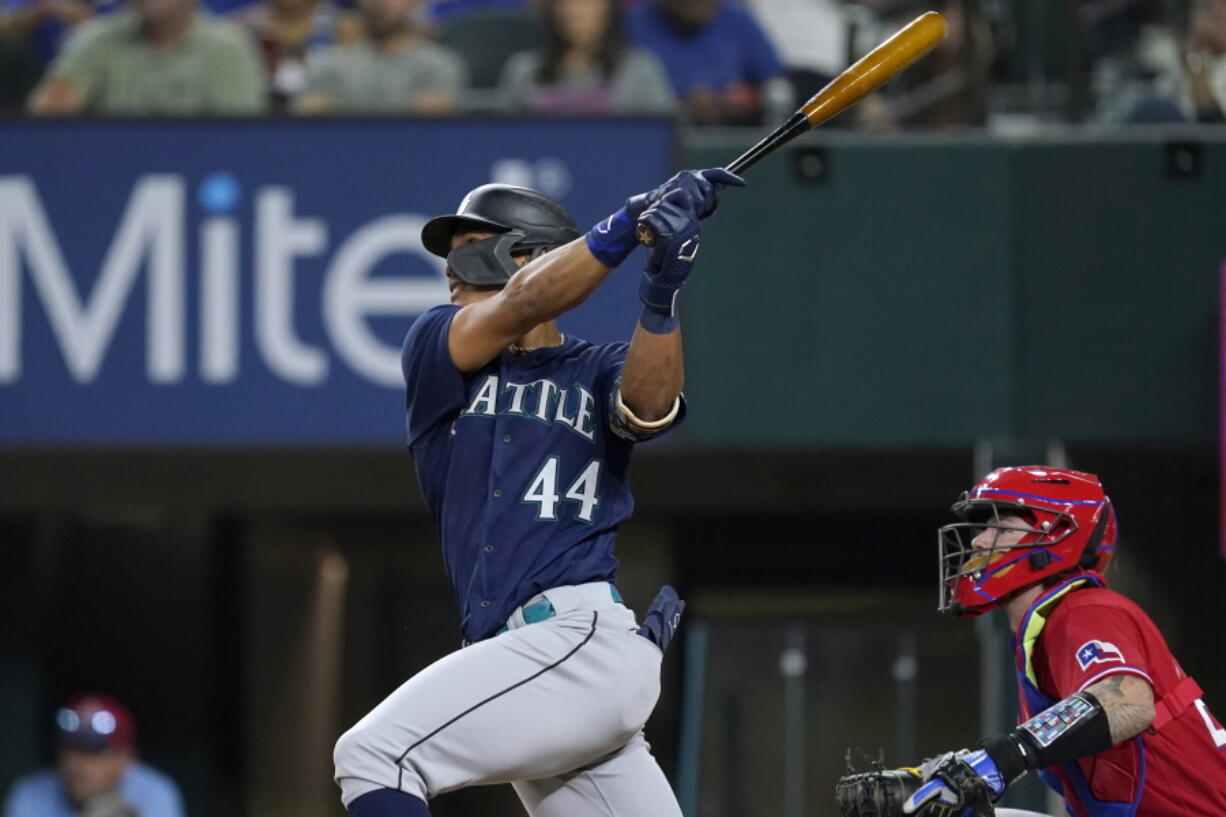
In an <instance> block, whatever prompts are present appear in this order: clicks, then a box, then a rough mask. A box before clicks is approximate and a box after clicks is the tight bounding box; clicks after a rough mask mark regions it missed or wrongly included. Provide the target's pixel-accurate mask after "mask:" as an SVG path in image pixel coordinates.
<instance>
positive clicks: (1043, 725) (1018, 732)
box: [981, 690, 1112, 782]
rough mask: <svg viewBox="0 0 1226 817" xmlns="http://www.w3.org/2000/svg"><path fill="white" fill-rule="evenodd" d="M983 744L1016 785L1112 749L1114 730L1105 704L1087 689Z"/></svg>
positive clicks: (1002, 770) (1007, 778)
mask: <svg viewBox="0 0 1226 817" xmlns="http://www.w3.org/2000/svg"><path fill="white" fill-rule="evenodd" d="M981 745H982V746H983V749H984V751H985V752H987V753H988V756H989V757H991V758H992V762H993V763H995V764H996V768H998V769H1000V773H1001V774H1002V775H1004V778H1005V780H1008V781H1010V782H1012V781H1013V780H1016V779H1017V778H1019V777H1021V776H1022V775H1023V774H1024V773H1025V772H1027V771H1028V770H1030V769H1043V768H1046V767H1048V766H1059V765H1061V764H1064V763H1070V762H1072V761H1074V760H1076V759H1077V758H1079V757H1086V756H1087V755H1096V754H1098V753H1099V752H1104V751H1106V750H1107V749H1110V748H1111V746H1112V742H1111V727H1110V724H1109V723H1108V722H1107V713H1106V711H1105V710H1104V709H1103V707H1102V704H1100V703H1099V702H1098V699H1097V698H1095V697H1094V696H1093V695H1092V694H1091V693H1089V692H1086V691H1084V690H1083V691H1081V692H1075V693H1073V694H1072V695H1070V696H1068V697H1067V698H1065V699H1064V700H1062V701H1058V702H1056V703H1055V704H1053V705H1052V706H1050V707H1048V708H1047V709H1044V710H1043V711H1042V712H1040V713H1039V714H1037V715H1035V716H1034V717H1033V718H1031V719H1030V720H1028V721H1026V722H1025V723H1023V724H1022V725H1021V726H1019V727H1018V728H1016V729H1014V730H1013V731H1012V732H1007V733H1005V734H1003V735H999V736H997V737H994V738H988V739H987V740H985V741H983V743H982V744H981Z"/></svg>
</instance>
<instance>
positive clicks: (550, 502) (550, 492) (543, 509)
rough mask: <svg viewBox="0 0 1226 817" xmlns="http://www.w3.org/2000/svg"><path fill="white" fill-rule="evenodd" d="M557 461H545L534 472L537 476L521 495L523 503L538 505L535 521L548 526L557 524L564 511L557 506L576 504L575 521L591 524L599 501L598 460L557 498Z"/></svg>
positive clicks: (552, 459)
mask: <svg viewBox="0 0 1226 817" xmlns="http://www.w3.org/2000/svg"><path fill="white" fill-rule="evenodd" d="M559 461H560V458H559V457H557V456H550V457H546V458H545V464H544V465H542V466H541V470H539V471H537V472H536V476H535V477H533V478H532V482H531V483H530V484H529V485H528V490H527V491H525V492H524V498H523V501H524V502H535V503H537V506H538V507H537V511H536V518H537V519H538V520H540V521H547V522H556V521H557V520H558V514H559V513H560V512H561V513H566V510H565V509H563V510H562V511H559V509H558V505H559V503H561V502H563V501H567V500H569V501H573V502H577V503H579V506H578V508H577V509H575V511H574V516H575V518H576V519H578V520H579V521H581V522H587V523H589V524H590V523H591V521H592V514H593V513H595V511H596V507H597V506H598V505H599V504H600V497H599V496H597V495H596V492H597V491H598V490H599V489H600V466H601V462H600V460H592V461H591V462H589V463H588V464H587V465H586V466H585V467H584V468H583V470H582V471H580V472H579V476H577V477H575V478H574V481H572V482H571V483H570V485H569V486H568V487H567V488H566V492H565V493H564V494H562V495H561V496H559V495H558V462H559Z"/></svg>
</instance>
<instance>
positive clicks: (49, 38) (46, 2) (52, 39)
mask: <svg viewBox="0 0 1226 817" xmlns="http://www.w3.org/2000/svg"><path fill="white" fill-rule="evenodd" d="M93 12H94V9H93V7H92V6H91V5H90V4H89V3H87V2H84V0H0V112H4V111H18V110H21V109H22V108H24V107H25V101H26V97H28V96H29V94H30V91H32V90H33V89H34V87H35V86H36V85H37V84H38V81H39V79H41V78H42V75H43V71H44V70H46V66H47V65H48V63H50V62H51V60H52V58H54V56H55V54H56V52H57V51H58V50H59V47H60V42H61V41H62V40H63V38H64V36H65V35H66V33H67V32H68V31H70V30H71V29H72V28H73V27H74V26H76V25H77V24H78V23H80V22H82V21H84V20H87V19H89V17H90V16H92V14H93Z"/></svg>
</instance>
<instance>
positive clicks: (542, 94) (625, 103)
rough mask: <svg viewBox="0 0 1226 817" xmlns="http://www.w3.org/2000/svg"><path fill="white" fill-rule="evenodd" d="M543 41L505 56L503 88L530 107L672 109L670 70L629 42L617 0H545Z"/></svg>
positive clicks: (509, 98)
mask: <svg viewBox="0 0 1226 817" xmlns="http://www.w3.org/2000/svg"><path fill="white" fill-rule="evenodd" d="M541 14H542V17H543V19H544V26H545V44H544V46H543V47H542V48H540V49H539V50H536V51H523V52H520V53H519V54H516V55H515V56H513V57H511V59H510V60H509V61H508V62H507V65H506V68H505V69H504V71H503V76H502V83H501V90H502V93H503V95H504V98H505V100H506V103H507V105H508V106H509V107H510V108H512V109H513V110H519V111H531V112H533V113H565V114H602V113H661V114H663V113H672V112H673V110H674V106H675V100H674V98H673V93H672V91H671V90H670V88H669V83H668V75H667V74H665V73H664V67H663V66H662V65H660V62H659V60H657V59H656V58H655V57H654V56H653V55H652V54H650V53H648V52H646V51H643V50H641V49H638V48H628V47H627V46H626V43H625V37H624V34H623V29H622V15H621V8H620V4H619V2H618V0H543V3H542V7H541Z"/></svg>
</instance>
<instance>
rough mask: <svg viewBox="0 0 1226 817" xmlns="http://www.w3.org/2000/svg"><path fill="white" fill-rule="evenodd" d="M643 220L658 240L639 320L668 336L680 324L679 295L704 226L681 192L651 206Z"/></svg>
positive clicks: (642, 291)
mask: <svg viewBox="0 0 1226 817" xmlns="http://www.w3.org/2000/svg"><path fill="white" fill-rule="evenodd" d="M642 220H643V221H645V222H648V223H650V224H651V226H652V228H653V229H654V230H655V233H656V243H655V245H654V246H653V247H652V248H651V255H650V256H649V257H648V260H647V269H646V270H644V271H643V278H642V280H640V281H639V300H640V301H642V302H643V313H642V315H641V316H640V317H639V323H640V324H641V325H642V327H643V328H644V329H646V330H647V331H648V332H651V333H653V334H656V335H667V334H668V333H669V332H672V331H673V330H674V329H676V328H677V327H678V326H679V325H680V319H679V318H678V317H677V295H678V294H679V293H680V292H681V287H682V285H684V284H685V280H686V279H687V278H688V277H689V275H690V270H692V269H693V268H694V261H695V260H697V258H698V246H699V243H700V233H701V232H702V228H701V226H700V225H699V223H698V218H697V216H695V215H694V213H693V212H691V211H690V210H689V209H688V206H687V205H686V200H685V194H684V193H682V192H681V191H674V192H672V193H669V194H668V195H667V196H665V197H664V198H663V199H661V200H660V201H658V202H656V203H655V204H653V205H652V206H651V207H648V208H647V210H646V211H644V212H643V216H642Z"/></svg>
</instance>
